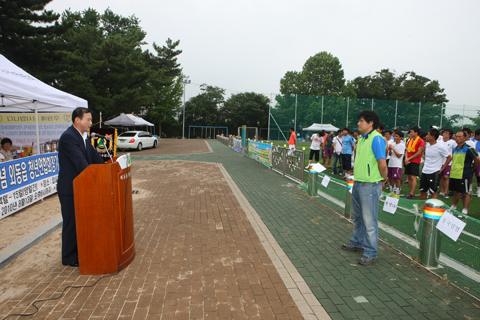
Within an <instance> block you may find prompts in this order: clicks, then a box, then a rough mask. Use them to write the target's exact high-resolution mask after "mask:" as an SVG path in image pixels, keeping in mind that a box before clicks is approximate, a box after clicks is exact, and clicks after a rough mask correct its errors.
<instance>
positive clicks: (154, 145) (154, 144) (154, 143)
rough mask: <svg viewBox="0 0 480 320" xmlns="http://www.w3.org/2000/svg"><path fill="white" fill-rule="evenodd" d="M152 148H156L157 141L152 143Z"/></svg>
mask: <svg viewBox="0 0 480 320" xmlns="http://www.w3.org/2000/svg"><path fill="white" fill-rule="evenodd" d="M153 147H154V148H156V147H157V140H155V141H153Z"/></svg>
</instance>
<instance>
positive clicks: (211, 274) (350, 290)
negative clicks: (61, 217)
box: [0, 141, 480, 319]
mask: <svg viewBox="0 0 480 320" xmlns="http://www.w3.org/2000/svg"><path fill="white" fill-rule="evenodd" d="M196 143H198V146H200V144H201V143H204V142H203V141H197V142H196ZM208 143H209V145H210V147H211V149H212V150H213V152H206V153H198V154H192V155H167V154H165V155H158V154H155V151H154V150H152V151H151V152H150V153H149V154H150V155H144V154H145V153H134V154H133V165H134V172H133V183H134V189H135V190H138V191H139V193H138V194H135V195H134V208H135V209H134V212H135V232H136V246H137V257H136V259H135V260H134V262H133V263H132V264H131V265H130V266H129V267H128V268H127V269H125V270H124V271H122V272H121V273H120V274H119V275H116V276H113V277H111V278H107V279H103V280H101V282H100V283H99V284H97V286H96V287H95V288H93V289H92V288H83V289H75V290H70V291H69V292H68V293H67V295H66V296H65V297H63V298H62V299H61V300H58V301H49V302H46V303H41V304H39V305H40V306H41V310H40V313H39V314H37V315H36V316H35V317H34V318H35V319H71V318H77V319H160V318H163V319H177V318H178V319H183V318H185V319H195V318H198V319H203V318H205V319H208V318H215V319H217V318H225V319H243V318H247V319H249V318H251V319H270V318H272V319H274V318H276V319H283V318H291V319H301V318H302V314H303V315H304V318H306V319H310V318H312V319H313V318H319V319H322V318H328V317H331V318H332V319H476V318H480V302H478V301H477V300H476V299H474V298H471V297H470V296H468V295H466V294H464V293H463V292H461V291H459V290H458V289H456V288H455V287H452V286H450V285H448V284H445V283H444V282H443V281H440V280H439V279H438V278H436V277H434V276H433V275H431V274H430V273H428V272H426V271H425V270H423V269H421V268H418V267H417V266H416V265H415V264H412V263H411V262H410V261H409V260H408V259H406V258H405V257H403V256H401V255H399V254H398V253H397V252H396V251H395V250H393V249H392V248H390V247H388V246H387V245H384V244H380V254H379V259H378V261H377V262H375V263H374V264H372V265H370V266H367V267H363V266H358V265H357V264H356V259H357V258H358V257H359V254H358V253H355V252H345V251H341V250H339V247H340V245H341V244H342V243H344V242H346V241H347V240H348V238H349V237H350V236H351V224H349V223H348V222H347V221H345V220H343V219H340V218H339V217H338V216H337V215H336V214H335V213H333V212H332V211H331V210H329V209H328V208H326V207H324V206H322V205H320V204H319V203H317V202H314V201H311V200H310V199H309V198H308V197H306V196H305V195H304V193H303V192H302V191H301V190H299V189H298V186H297V185H296V184H294V183H293V182H291V181H290V180H288V179H286V178H284V177H282V176H280V175H279V174H277V173H275V172H273V171H271V170H269V169H268V168H266V167H265V166H263V165H261V164H259V163H256V162H255V161H253V160H251V159H248V158H247V157H242V156H240V155H239V154H238V153H236V152H235V151H233V150H232V149H230V148H228V147H225V146H223V145H221V144H220V143H219V142H216V141H209V142H208ZM199 148H203V147H199ZM207 149H208V147H207ZM166 153H167V152H166ZM155 160H161V161H155ZM172 160H173V161H172ZM180 160H184V161H180ZM205 162H210V164H209V163H205ZM216 163H218V164H221V166H218V165H217V164H216ZM58 234H59V233H58V232H56V233H54V234H52V235H51V236H49V237H48V238H47V239H46V240H45V241H46V242H45V243H50V244H51V243H52V241H53V242H54V243H56V245H58V247H56V248H60V246H59V243H58V240H59V237H58ZM50 238H51V239H52V240H49V239H50ZM45 243H44V241H42V243H39V244H37V245H36V246H35V247H33V248H32V249H30V250H33V251H32V252H34V253H38V252H44V251H45V250H46V248H45V247H42V246H45ZM55 254H56V256H53V257H51V259H49V260H48V263H46V264H45V266H43V268H38V272H36V273H29V276H28V277H27V276H26V274H25V276H24V277H23V278H22V279H15V281H12V280H11V279H4V278H2V275H3V274H4V273H5V274H12V272H10V271H9V270H5V269H8V268H10V269H11V268H14V267H17V268H26V266H22V263H23V262H22V260H21V258H19V259H18V261H17V262H16V263H15V264H13V265H11V266H8V267H6V268H5V269H3V270H2V271H0V282H1V281H12V288H17V285H18V288H23V289H22V290H20V289H18V290H17V291H14V292H12V293H10V295H9V296H10V298H9V299H5V300H3V301H0V315H6V314H8V313H10V312H12V311H14V312H25V311H31V310H32V308H27V306H28V304H29V303H31V301H33V300H34V299H37V298H45V297H49V296H55V295H56V294H58V291H59V290H61V289H62V288H63V287H64V286H65V285H67V284H91V283H93V282H94V281H95V280H96V279H98V277H93V276H92V277H88V276H79V274H78V270H77V269H74V268H66V267H63V266H60V265H59V250H55ZM9 272H10V273H9ZM13 274H14V273H13ZM26 288H29V289H28V290H27V289H26ZM324 310H325V311H326V313H328V315H326V314H325V311H324ZM27 318H28V317H27Z"/></svg>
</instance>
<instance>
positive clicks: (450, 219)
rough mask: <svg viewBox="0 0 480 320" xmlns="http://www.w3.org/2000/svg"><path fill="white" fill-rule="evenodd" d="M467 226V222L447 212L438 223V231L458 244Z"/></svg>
mask: <svg viewBox="0 0 480 320" xmlns="http://www.w3.org/2000/svg"><path fill="white" fill-rule="evenodd" d="M466 225H467V224H466V223H465V222H463V221H462V220H460V219H458V218H457V217H455V216H454V215H452V214H451V213H450V212H448V211H445V212H444V213H443V215H442V217H441V218H440V220H439V221H438V223H437V229H438V230H440V231H442V232H443V233H444V234H445V235H446V236H447V237H449V238H450V239H452V240H453V241H455V242H456V241H457V240H458V237H460V234H461V233H462V231H463V228H465V226H466Z"/></svg>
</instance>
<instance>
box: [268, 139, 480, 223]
mask: <svg viewBox="0 0 480 320" xmlns="http://www.w3.org/2000/svg"><path fill="white" fill-rule="evenodd" d="M273 144H274V145H280V146H282V147H283V146H284V145H286V147H287V148H288V143H286V142H275V141H274V142H273ZM303 148H305V166H307V164H308V156H309V155H310V142H298V143H297V150H303ZM313 163H315V160H314V161H313ZM320 164H323V159H320ZM420 170H421V169H420ZM325 173H326V174H328V175H329V176H331V177H334V178H336V179H341V177H342V176H340V175H338V174H336V175H335V174H333V170H332V169H327V170H326V171H325ZM353 173H354V175H355V171H354V172H353ZM402 177H403V179H402V181H405V180H407V175H405V174H404V175H402ZM307 179H308V177H307ZM417 182H418V183H417V189H416V190H415V194H416V195H417V196H416V197H415V198H414V199H415V200H419V199H420V197H419V196H418V195H419V194H420V191H418V188H419V187H420V181H419V180H417ZM476 183H477V181H476V179H474V180H473V192H474V195H472V196H470V199H471V201H470V207H469V208H468V215H469V216H471V217H473V218H475V219H479V220H480V198H478V197H477V195H476V191H477V188H476ZM408 191H409V189H408V184H406V183H404V184H402V190H401V192H400V193H401V194H406V193H407V192H408ZM439 200H442V201H443V202H444V203H445V204H446V205H448V206H451V205H452V197H450V198H449V199H444V198H443V197H439ZM462 209H463V202H462V200H460V202H459V203H458V206H457V210H458V211H462Z"/></svg>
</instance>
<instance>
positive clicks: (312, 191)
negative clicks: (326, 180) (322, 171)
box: [302, 170, 318, 197]
mask: <svg viewBox="0 0 480 320" xmlns="http://www.w3.org/2000/svg"><path fill="white" fill-rule="evenodd" d="M302 172H303V170H302ZM317 181H318V172H317V171H313V170H310V171H309V172H308V189H307V193H308V195H309V196H310V197H315V196H317Z"/></svg>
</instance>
